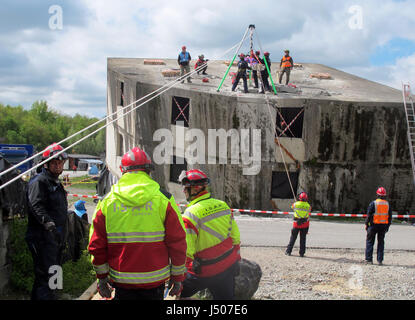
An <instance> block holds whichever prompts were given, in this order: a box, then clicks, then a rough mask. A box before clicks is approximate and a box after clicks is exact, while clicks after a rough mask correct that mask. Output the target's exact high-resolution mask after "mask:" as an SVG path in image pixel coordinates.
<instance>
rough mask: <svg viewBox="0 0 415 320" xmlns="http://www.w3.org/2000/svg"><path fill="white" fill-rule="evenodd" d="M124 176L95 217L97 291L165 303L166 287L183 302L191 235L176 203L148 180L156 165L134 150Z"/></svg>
mask: <svg viewBox="0 0 415 320" xmlns="http://www.w3.org/2000/svg"><path fill="white" fill-rule="evenodd" d="M121 164H122V165H121V171H122V172H123V175H122V177H121V179H120V180H119V181H118V183H117V184H115V185H113V186H112V188H111V191H110V192H109V194H108V195H107V196H106V197H105V198H104V199H103V200H102V201H100V202H99V204H98V206H97V209H96V211H95V214H94V217H93V222H92V228H91V231H90V241H89V246H88V250H89V253H90V254H91V255H92V264H93V266H94V269H95V272H96V274H97V278H98V291H99V293H100V294H101V296H103V297H105V298H110V297H111V291H112V288H111V287H115V297H114V299H115V300H163V293H164V288H165V282H167V281H169V280H170V288H171V290H170V295H171V296H179V295H180V292H181V290H182V282H183V280H184V278H185V273H186V268H185V262H186V232H185V230H184V224H183V220H182V217H181V213H180V210H179V208H178V207H177V205H176V202H175V200H174V197H173V196H172V195H171V194H169V193H167V192H166V191H162V190H161V189H160V186H159V184H158V183H157V182H155V181H154V180H152V179H151V178H150V176H149V173H150V170H152V169H153V165H152V164H151V159H150V157H149V156H148V155H147V153H145V152H144V151H143V150H141V149H139V148H137V147H136V148H133V149H132V150H130V151H129V152H127V153H126V154H125V155H124V156H123V158H122V160H121Z"/></svg>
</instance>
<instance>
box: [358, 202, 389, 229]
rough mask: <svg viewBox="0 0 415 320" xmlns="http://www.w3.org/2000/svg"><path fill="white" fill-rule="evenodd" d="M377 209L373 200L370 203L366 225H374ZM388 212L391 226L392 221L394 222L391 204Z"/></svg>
mask: <svg viewBox="0 0 415 320" xmlns="http://www.w3.org/2000/svg"><path fill="white" fill-rule="evenodd" d="M375 210H376V207H375V201H372V202H371V203H370V204H369V207H368V208H367V217H366V221H365V224H366V226H373V225H374V223H373V214H374V213H375ZM388 214H389V217H388V224H387V226H390V225H391V223H392V210H391V207H390V205H389V212H388Z"/></svg>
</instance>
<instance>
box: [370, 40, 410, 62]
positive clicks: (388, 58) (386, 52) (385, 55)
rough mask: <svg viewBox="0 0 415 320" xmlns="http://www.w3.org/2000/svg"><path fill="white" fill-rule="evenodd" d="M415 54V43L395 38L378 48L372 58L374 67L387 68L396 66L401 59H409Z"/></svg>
mask: <svg viewBox="0 0 415 320" xmlns="http://www.w3.org/2000/svg"><path fill="white" fill-rule="evenodd" d="M414 53H415V41H412V40H409V39H404V38H394V39H392V40H390V41H389V42H387V43H386V44H384V45H382V46H378V47H377V48H376V50H375V52H374V53H373V54H372V55H371V56H370V63H371V65H373V66H385V65H390V64H394V63H395V61H396V60H397V59H399V58H403V57H408V56H410V55H412V54H414Z"/></svg>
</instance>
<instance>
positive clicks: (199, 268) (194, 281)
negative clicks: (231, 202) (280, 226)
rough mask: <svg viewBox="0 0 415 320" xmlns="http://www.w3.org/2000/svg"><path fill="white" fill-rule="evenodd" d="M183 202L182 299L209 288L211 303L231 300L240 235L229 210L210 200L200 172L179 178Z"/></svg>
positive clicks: (204, 175) (237, 261) (187, 172)
mask: <svg viewBox="0 0 415 320" xmlns="http://www.w3.org/2000/svg"><path fill="white" fill-rule="evenodd" d="M179 182H180V183H181V184H182V186H183V192H184V194H185V196H186V199H187V200H188V201H190V203H189V205H188V207H187V208H186V210H185V212H184V214H183V221H184V224H185V227H186V234H187V237H186V240H187V260H186V267H187V275H186V280H185V281H184V282H183V291H182V294H181V297H182V298H187V297H191V296H192V295H194V294H195V293H197V292H198V291H200V290H203V289H206V288H208V289H209V291H210V292H211V293H212V296H213V299H214V300H233V299H234V283H235V281H234V278H235V276H236V275H237V274H238V273H239V260H240V259H241V257H240V252H239V250H240V235H239V229H238V226H237V224H236V222H235V220H234V217H233V214H232V212H231V210H230V208H229V206H228V205H227V204H226V203H225V202H224V201H221V200H218V199H214V198H212V197H211V195H210V193H209V191H208V190H207V186H208V185H209V178H208V177H207V175H206V174H205V173H204V172H203V171H201V170H190V171H183V172H182V173H181V175H180V177H179Z"/></svg>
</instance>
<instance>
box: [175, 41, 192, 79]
mask: <svg viewBox="0 0 415 320" xmlns="http://www.w3.org/2000/svg"><path fill="white" fill-rule="evenodd" d="M190 60H192V57H191V56H190V53H189V52H187V51H186V46H183V47H182V51H181V52H180V53H179V56H178V57H177V63H178V64H179V66H180V77H182V76H184V75H186V74H188V73H189V72H190V66H189V63H190ZM187 82H188V83H191V82H192V80H191V77H190V76H189V77H187ZM182 83H184V79H183V80H182Z"/></svg>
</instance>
